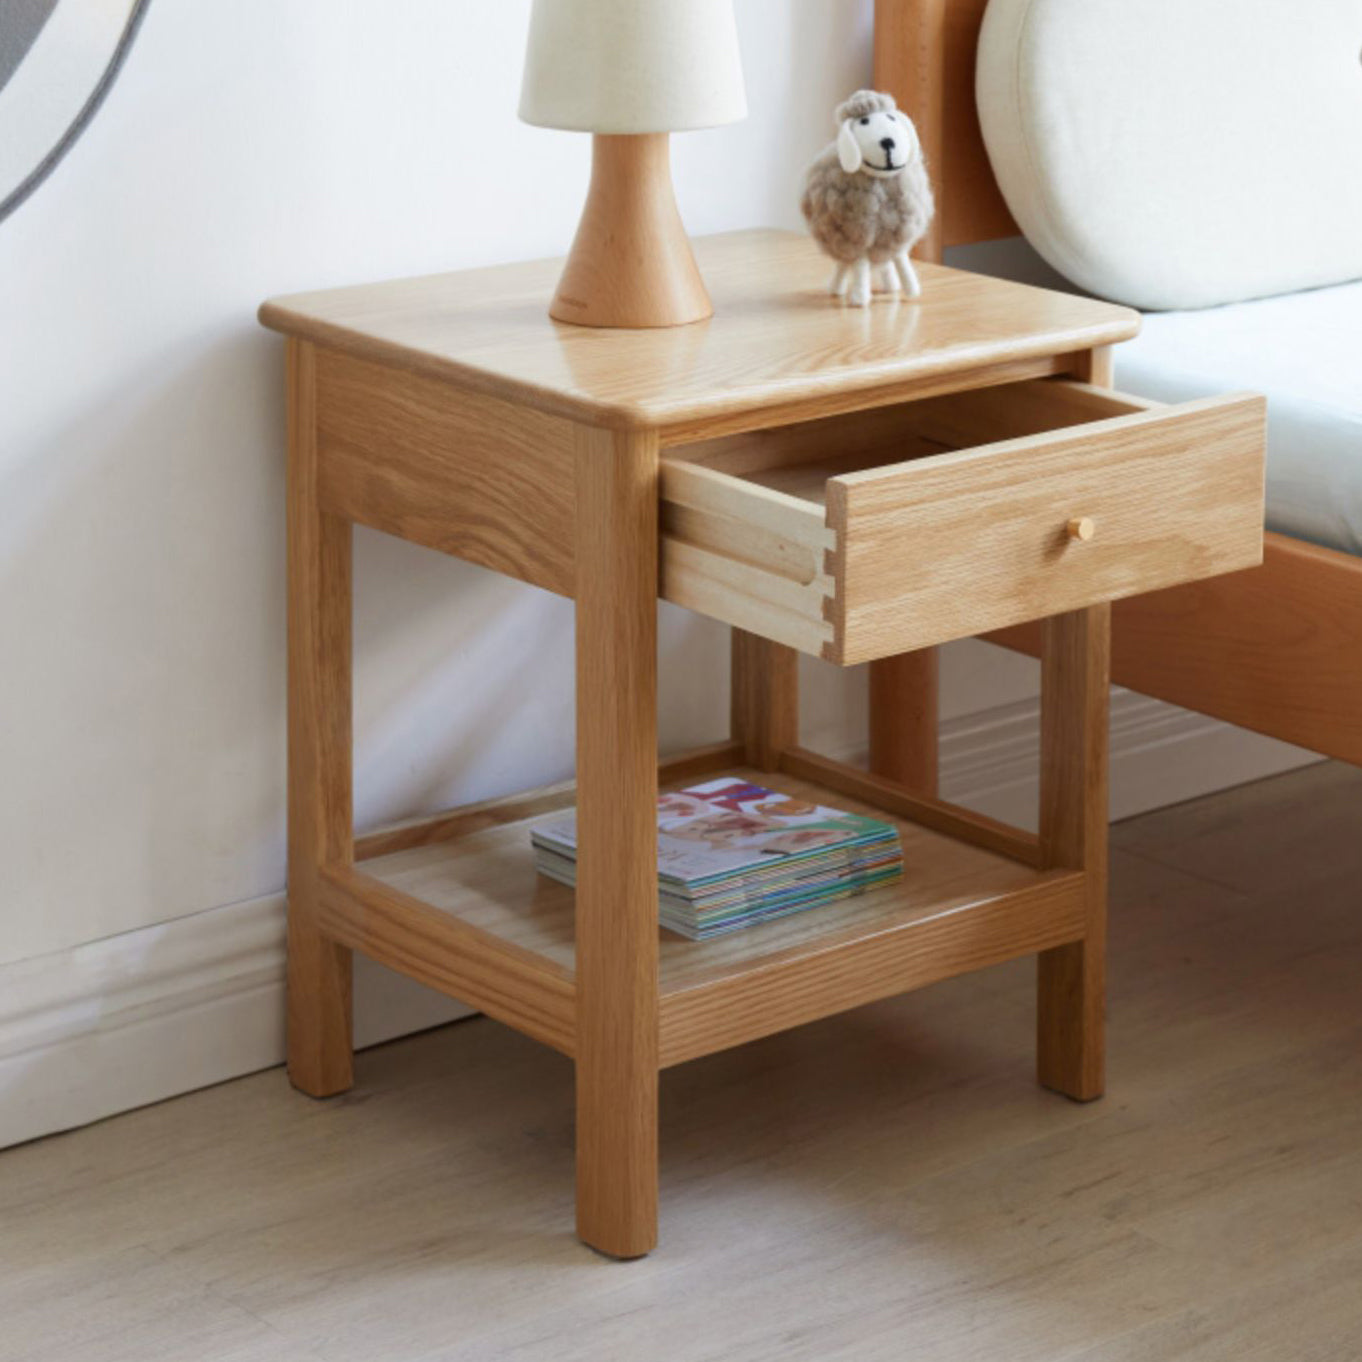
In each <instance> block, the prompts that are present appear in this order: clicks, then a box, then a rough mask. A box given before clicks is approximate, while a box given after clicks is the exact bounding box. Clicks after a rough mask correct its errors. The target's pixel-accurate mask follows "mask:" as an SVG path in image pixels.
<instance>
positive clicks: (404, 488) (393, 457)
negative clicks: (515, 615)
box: [317, 351, 575, 596]
mask: <svg viewBox="0 0 1362 1362" xmlns="http://www.w3.org/2000/svg"><path fill="white" fill-rule="evenodd" d="M317 392H318V404H317V410H318V444H319V449H320V462H321V468H320V491H321V497H322V504H323V505H324V506H325V507H326V509H327V510H329V511H332V512H334V513H335V514H336V515H339V516H342V517H343V518H345V519H347V520H353V521H355V522H357V523H358V524H361V525H369V526H372V527H373V528H374V529H377V530H383V531H385V532H386V533H388V534H394V535H397V536H399V537H400V538H402V539H409V540H412V541H413V542H415V543H418V544H424V545H426V546H427V547H429V548H434V549H439V550H440V551H441V552H443V553H449V554H453V555H454V556H455V557H456V558H464V559H467V560H468V561H469V562H471V563H477V564H479V565H480V566H481V567H487V568H492V569H493V570H494V571H496V572H502V573H506V574H507V575H509V576H512V577H518V578H519V579H520V580H521V581H525V582H530V583H532V584H533V585H535V586H542V587H545V588H547V589H548V590H549V591H556V592H557V593H558V594H559V595H563V596H571V595H572V593H573V582H574V575H573V557H574V547H573V525H574V504H575V503H574V486H575V483H574V474H573V429H574V427H573V426H572V424H571V423H570V422H568V421H566V420H563V419H562V418H561V417H557V416H551V415H548V414H547V413H545V412H540V411H535V410H533V409H531V408H528V407H523V406H517V405H514V404H512V403H509V402H504V401H502V400H500V399H499V398H495V397H488V396H486V395H485V394H481V393H474V392H468V391H463V390H459V389H456V388H452V387H450V386H449V385H448V384H445V383H441V382H439V381H438V380H436V379H432V378H427V377H425V376H423V375H421V374H414V373H408V372H404V371H402V370H399V369H389V368H386V367H385V366H383V365H379V364H374V363H371V362H369V361H367V360H361V359H355V358H353V357H352V356H350V355H343V354H339V353H337V352H334V351H322V352H320V353H319V354H318V356H317Z"/></svg>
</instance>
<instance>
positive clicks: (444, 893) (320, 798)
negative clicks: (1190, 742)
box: [261, 232, 1264, 1257]
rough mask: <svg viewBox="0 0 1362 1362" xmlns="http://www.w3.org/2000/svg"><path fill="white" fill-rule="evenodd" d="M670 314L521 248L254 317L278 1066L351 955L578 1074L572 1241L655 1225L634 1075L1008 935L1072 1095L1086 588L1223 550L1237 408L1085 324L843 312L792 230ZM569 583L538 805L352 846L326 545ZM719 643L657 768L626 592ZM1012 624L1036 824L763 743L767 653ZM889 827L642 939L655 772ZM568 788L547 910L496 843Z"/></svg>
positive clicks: (1044, 303) (1094, 636) (937, 284)
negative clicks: (566, 838)
mask: <svg viewBox="0 0 1362 1362" xmlns="http://www.w3.org/2000/svg"><path fill="white" fill-rule="evenodd" d="M698 245H699V251H698V254H699V258H700V262H701V265H702V268H703V270H704V273H705V276H706V279H707V280H708V282H709V284H710V287H711V290H712V293H713V296H714V300H715V305H716V310H715V315H714V317H713V319H712V320H710V321H708V322H703V323H699V324H696V325H693V326H688V327H681V328H676V329H669V330H660V331H629V332H621V331H596V330H587V329H576V328H573V327H570V326H562V325H559V324H557V323H554V322H551V321H550V320H549V319H548V317H547V316H546V315H545V304H546V300H547V299H548V297H549V296H550V294H551V292H552V288H553V284H554V281H555V280H556V278H557V277H558V273H559V268H560V267H559V264H558V262H554V261H545V262H539V263H535V264H529V265H514V266H508V267H505V268H496V269H486V270H476V271H472V272H469V273H462V274H450V275H441V276H436V277H432V278H427V279H415V280H407V281H402V282H397V283H389V284H376V285H372V286H366V287H359V288H348V289H338V290H333V291H328V292H325V293H314V294H308V295H303V296H298V297H293V298H288V299H284V300H280V301H275V302H271V303H267V304H266V305H265V307H264V308H263V309H262V310H261V319H262V321H263V322H264V323H265V324H266V325H267V326H271V327H273V328H275V329H277V330H279V331H282V332H285V333H286V334H287V335H288V337H289V341H288V387H289V431H290V445H289V475H288V499H289V510H288V524H289V602H290V624H289V1033H288V1052H289V1075H290V1077H291V1079H292V1081H293V1082H294V1084H295V1085H296V1086H297V1087H299V1088H301V1089H302V1090H303V1091H304V1092H307V1093H311V1094H312V1095H314V1096H319V1097H320V1096H327V1095H329V1094H332V1093H338V1092H341V1091H344V1090H345V1089H346V1088H347V1087H349V1086H350V1083H351V1035H350V952H351V951H352V950H359V951H363V952H364V953H365V954H367V955H370V956H372V957H373V958H374V959H376V960H378V961H381V962H382V963H383V964H385V965H389V966H391V967H392V968H394V969H397V970H401V971H402V972H403V973H405V974H408V975H410V976H412V977H413V978H415V979H419V980H421V981H422V982H423V983H426V984H429V985H431V986H432V987H434V988H437V989H441V990H443V991H445V992H447V993H450V994H453V995H454V996H456V997H458V998H461V999H463V1000H464V1001H465V1002H467V1003H470V1004H472V1005H473V1006H475V1007H478V1008H481V1009H482V1010H483V1011H484V1012H486V1013H487V1014H488V1015H490V1016H492V1017H495V1018H497V1019H498V1020H500V1021H503V1022H505V1023H507V1024H508V1025H511V1026H514V1027H516V1028H518V1029H519V1030H521V1031H523V1032H525V1033H526V1034H527V1035H530V1036H533V1037H534V1038H535V1039H537V1040H540V1041H542V1042H544V1043H545V1044H547V1045H551V1046H554V1047H555V1048H556V1049H558V1050H561V1051H562V1052H563V1053H565V1054H568V1055H571V1056H573V1057H574V1058H575V1060H576V1065H577V1091H578V1098H577V1150H578V1156H577V1166H578V1181H577V1224H578V1232H579V1234H580V1235H581V1237H582V1238H583V1239H584V1240H585V1241H586V1242H587V1243H589V1244H591V1245H593V1246H595V1247H596V1248H598V1249H601V1250H602V1251H604V1252H606V1253H610V1254H615V1255H618V1256H621V1257H631V1256H634V1255H637V1254H642V1253H646V1252H647V1251H648V1250H649V1249H651V1248H652V1247H653V1245H654V1243H655V1242H656V1223H657V1083H658V1071H659V1069H660V1068H663V1067H665V1066H667V1065H670V1064H678V1063H681V1062H682V1061H684V1060H688V1059H693V1058H695V1057H696V1056H699V1055H704V1054H707V1053H710V1052H712V1051H715V1050H719V1049H722V1048H724V1047H726V1046H731V1045H740V1044H742V1043H743V1042H744V1041H748V1040H752V1039H754V1038H756V1037H759V1036H764V1035H768V1034H770V1033H772V1032H775V1031H779V1030H782V1029H784V1028H787V1027H791V1026H797V1025H799V1024H801V1023H803V1022H807V1021H811V1020H813V1019H815V1018H818V1017H822V1016H826V1015H828V1014H830V1013H833V1012H836V1011H839V1010H841V1009H844V1008H849V1007H855V1006H857V1005H859V1004H861V1003H866V1002H870V1001H872V1000H873V999H877V998H883V997H886V996H888V995H891V994H894V993H899V992H902V991H904V990H906V989H911V988H917V987H920V986H921V985H924V984H928V983H931V982H933V981H934V980H938V979H942V978H945V977H947V976H949V975H954V974H959V973H962V972H964V971H967V970H972V969H978V968H981V967H983V966H985V965H991V964H994V963H996V962H998V961H1002V960H1006V959H1009V958H1012V957H1014V956H1018V955H1024V954H1032V953H1035V954H1038V955H1039V958H1040V975H1039V1028H1038V1043H1039V1072H1040V1080H1041V1082H1042V1083H1045V1084H1046V1085H1047V1086H1049V1087H1052V1088H1055V1089H1057V1090H1058V1091H1060V1092H1063V1093H1067V1094H1068V1095H1069V1096H1071V1097H1074V1098H1077V1099H1088V1098H1092V1097H1096V1096H1097V1095H1098V1094H1099V1093H1100V1092H1101V1090H1102V1082H1103V945H1104V921H1105V892H1106V884H1105V881H1106V860H1105V848H1106V778H1107V765H1106V714H1107V701H1106V692H1107V659H1108V615H1109V607H1108V602H1109V601H1110V600H1112V599H1113V598H1116V597H1120V596H1126V595H1130V594H1132V593H1135V592H1140V591H1145V590H1149V589H1151V588H1154V587H1163V586H1168V585H1170V584H1172V583H1174V582H1180V581H1186V580H1188V579H1191V578H1196V577H1204V576H1209V575H1212V574H1215V573H1221V572H1229V571H1233V570H1235V569H1238V568H1244V567H1248V566H1251V565H1252V564H1254V563H1257V562H1258V561H1259V559H1260V555H1261V544H1262V476H1263V414H1264V413H1263V403H1262V401H1261V399H1259V398H1255V397H1242V396H1241V397H1232V398H1225V399H1218V400H1214V401H1203V402H1193V403H1188V404H1186V405H1184V406H1177V407H1160V406H1156V405H1154V404H1151V403H1148V402H1144V401H1138V400H1136V399H1133V398H1127V397H1122V396H1119V395H1118V394H1116V393H1114V392H1111V391H1109V390H1108V385H1109V383H1110V376H1111V368H1110V363H1111V352H1110V346H1111V345H1112V344H1113V343H1115V342H1118V341H1120V340H1123V339H1125V338H1127V337H1129V336H1131V335H1133V334H1134V332H1135V330H1136V328H1137V324H1138V318H1137V317H1136V315H1135V314H1134V313H1132V312H1129V311H1127V310H1126V309H1124V308H1120V307H1113V306H1110V305H1108V304H1105V303H1100V302H1094V301H1091V300H1088V299H1082V298H1074V297H1069V296H1066V295H1061V294H1057V293H1049V292H1043V291H1040V290H1037V289H1032V288H1027V287H1023V286H1020V285H1015V284H1009V283H1002V282H998V281H996V280H991V279H985V278H981V277H977V276H973V275H969V274H964V273H961V272H959V271H954V270H949V269H944V268H941V267H939V266H932V265H928V264H924V265H922V266H921V269H922V274H923V281H924V289H925V292H924V296H923V297H922V298H921V300H920V301H916V302H906V301H878V302H876V303H875V304H874V305H873V306H871V307H870V308H868V309H853V308H848V307H845V306H843V305H840V304H838V303H836V302H834V301H833V300H831V299H829V298H828V297H827V296H826V294H825V292H824V290H823V279H824V275H825V273H826V270H825V265H824V262H823V260H822V258H821V257H820V256H819V255H818V254H817V252H816V250H815V249H814V247H813V246H812V245H811V243H809V242H808V241H807V240H805V239H804V238H802V237H799V236H796V235H792V234H788V233H781V232H745V233H738V234H734V235H728V236H722V237H716V238H711V239H709V240H706V241H701V242H700V243H698ZM352 523H360V524H365V525H371V526H374V527H375V528H377V529H380V530H384V531H387V532H388V533H390V534H395V535H399V536H401V537H402V538H404V539H410V540H413V541H415V542H416V543H420V544H427V545H430V546H432V547H435V548H438V549H442V550H444V551H446V552H448V553H453V554H456V555H458V556H459V557H462V558H466V559H468V560H470V561H472V562H474V563H479V564H482V565H483V566H485V567H489V568H493V569H495V570H496V571H499V572H504V573H507V574H509V575H510V576H513V577H517V578H520V579H521V580H523V581H527V582H531V583H533V584H534V585H536V586H540V587H544V588H546V589H547V590H550V591H556V592H558V593H560V594H562V595H565V596H570V597H574V598H575V600H576V603H577V605H576V611H577V717H578V728H577V784H576V787H575V788H571V787H567V788H558V789H551V790H545V791H537V792H533V793H531V794H527V795H524V796H521V797H518V798H513V799H509V800H503V801H500V802H497V803H493V804H487V805H481V806H478V807H475V808H467V809H459V810H454V811H453V812H450V813H447V814H443V815H441V816H439V817H435V818H431V819H426V820H423V821H421V822H418V823H415V824H409V825H404V826H401V827H397V828H393V829H389V830H386V831H379V832H374V833H370V834H368V835H365V836H362V837H359V838H355V837H354V835H353V832H352V820H351V789H350V785H351V717H350V612H351V602H350V526H351V524H352ZM659 594H660V595H662V596H663V597H665V598H666V599H668V600H672V601H676V602H679V603H680V604H682V605H685V606H689V607H690V608H692V609H694V610H698V611H702V612H704V613H706V614H709V615H712V616H715V617H717V618H718V619H720V620H723V621H726V622H727V623H729V624H731V625H733V626H735V632H734V646H733V729H732V736H731V740H730V741H728V742H724V743H720V744H718V745H717V746H714V747H711V748H708V749H706V750H704V751H701V752H696V753H688V754H685V755H683V756H680V757H675V758H672V759H670V760H668V761H665V762H663V763H662V764H661V765H660V766H659V764H658V757H657V746H656V741H657V740H656V665H657V664H656V613H657V597H658V595H659ZM1040 617H1045V618H1046V620H1047V622H1046V625H1045V652H1044V660H1043V669H1042V675H1043V686H1044V694H1043V701H1042V715H1043V717H1042V738H1041V745H1042V793H1041V817H1040V833H1039V836H1032V835H1028V834H1026V833H1023V832H1020V831H1018V830H1016V829H1013V828H1009V827H1005V826H1003V825H1001V824H997V823H994V822H992V821H990V820H988V819H986V818H982V817H979V816H977V815H975V814H972V813H969V812H967V811H965V810H963V809H958V808H955V807H953V806H951V805H948V804H946V803H944V802H941V801H939V800H937V799H935V798H933V797H932V796H931V795H930V794H925V793H920V792H912V791H910V790H908V789H906V788H904V787H903V786H901V785H897V784H894V783H892V782H890V781H888V780H885V779H882V778H880V777H876V776H870V775H866V774H865V773H863V772H860V771H858V770H855V769H853V768H851V767H848V766H845V765H842V764H840V763H837V762H834V761H830V760H827V759H825V758H823V757H820V756H817V755H815V754H813V753H811V752H808V751H805V750H802V749H801V748H800V747H799V746H798V739H797V732H796V718H797V705H798V702H797V692H796V679H795V678H796V671H795V661H796V652H795V651H794V650H803V651H805V652H809V653H813V654H816V655H819V656H822V657H825V658H829V659H831V660H832V661H834V662H838V663H856V662H865V661H868V660H870V659H875V658H883V657H887V656H890V655H894V654H900V653H903V652H905V651H906V650H910V649H917V648H921V647H923V646H925V645H928V644H935V643H939V642H943V641H945V640H947V639H953V638H959V637H962V636H965V635H970V634H977V633H980V632H982V631H985V630H990V629H995V628H1000V627H1003V626H1006V625H1011V624H1016V623H1018V622H1020V621H1024V620H1032V619H1037V618H1040ZM726 771H732V772H735V773H751V772H754V771H760V772H775V773H777V774H776V775H775V776H773V777H769V778H768V779H770V780H771V782H772V783H774V784H776V785H778V786H779V787H780V788H782V789H785V790H788V791H790V792H791V793H796V794H806V793H807V794H811V795H815V796H817V797H819V798H821V799H824V800H825V801H826V802H829V803H834V804H839V805H841V806H843V807H846V808H852V809H863V810H867V811H880V812H882V813H884V814H887V815H889V816H892V817H893V818H894V819H896V820H897V821H898V822H899V824H900V827H901V831H902V837H903V847H904V856H905V861H906V874H905V878H904V880H903V882H902V883H901V884H898V885H895V886H893V887H891V888H886V889H882V890H878V891H875V892H872V893H869V894H866V895H864V896H862V897H860V898H857V899H851V900H848V901H845V902H842V903H835V904H831V905H827V906H825V907H823V908H820V909H815V910H813V911H811V912H808V913H804V914H802V915H797V916H795V917H792V918H789V919H786V920H784V921H780V922H774V923H769V924H766V925H763V926H759V927H754V928H752V929H750V930H747V931H743V932H740V933H737V934H735V935H734V936H731V937H727V938H723V939H720V940H718V941H711V942H708V943H693V942H688V941H683V940H680V939H679V938H674V937H671V936H670V935H666V936H662V935H661V934H660V933H659V929H658V925H657V877H656V863H655V824H654V804H655V799H656V794H657V790H658V786H659V782H662V783H670V784H674V783H677V782H683V783H684V782H687V781H691V780H694V779H695V778H696V777H699V776H702V775H709V774H711V773H718V772H726ZM574 802H575V803H577V804H578V806H579V810H580V827H579V836H580V883H579V885H578V888H577V891H576V894H575V895H574V893H573V892H572V891H571V890H569V889H566V888H564V887H562V886H560V885H557V884H555V883H552V882H550V881H548V880H545V879H542V878H539V877H538V876H537V875H536V874H535V871H534V866H533V861H532V856H531V851H530V844H529V823H530V821H531V820H533V819H534V818H535V817H538V816H541V815H543V814H545V813H548V812H552V811H556V810H559V809H562V808H564V807H567V806H569V805H571V804H572V803H574Z"/></svg>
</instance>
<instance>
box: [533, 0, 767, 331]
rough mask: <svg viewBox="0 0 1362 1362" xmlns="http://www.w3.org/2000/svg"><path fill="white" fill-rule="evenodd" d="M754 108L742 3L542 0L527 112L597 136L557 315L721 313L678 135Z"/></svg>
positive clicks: (651, 318)
mask: <svg viewBox="0 0 1362 1362" xmlns="http://www.w3.org/2000/svg"><path fill="white" fill-rule="evenodd" d="M746 114H747V102H746V99H745V97H744V94H743V82H742V66H741V63H740V60H739V56H738V34H737V26H736V24H735V23H734V19H733V0H534V10H533V13H532V15H531V18H530V40H529V48H528V51H527V54H526V58H525V79H524V84H523V86H522V89H521V95H520V117H521V118H522V119H524V120H525V122H527V123H533V124H535V125H537V126H539V127H544V128H569V129H573V130H575V131H578V132H589V133H592V134H593V137H592V143H591V187H590V189H589V190H588V191H587V198H586V206H585V207H584V208H583V210H582V219H581V222H580V223H579V224H578V227H577V236H576V238H575V240H574V241H573V243H572V251H571V254H570V255H569V256H568V261H567V265H566V267H565V268H564V270H563V277H562V278H561V279H560V280H559V282H558V291H557V293H556V294H555V295H554V299H553V303H552V306H550V308H549V315H550V316H551V317H553V318H555V319H556V320H558V321H562V322H576V323H577V324H578V325H581V326H622V327H644V326H681V325H684V324H685V323H687V322H696V321H701V320H702V319H704V318H705V317H708V316H710V315H711V313H712V312H713V311H714V307H713V305H712V304H711V303H710V301H709V294H708V293H707V292H706V290H705V283H704V280H703V279H702V278H701V277H700V271H699V268H698V267H697V266H696V263H695V256H694V255H693V254H692V253H691V249H690V242H689V241H688V240H687V239H686V229H685V227H684V226H683V225H682V223H681V214H680V213H679V212H678V211H677V207H676V199H675V197H674V196H673V194H672V180H671V162H670V146H669V141H668V137H669V134H670V133H673V132H680V131H683V130H685V129H689V128H709V127H715V126H717V125H718V124H721V123H734V122H737V121H738V120H739V119H741V118H743V117H745V116H746Z"/></svg>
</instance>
